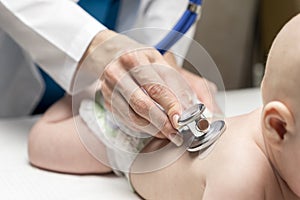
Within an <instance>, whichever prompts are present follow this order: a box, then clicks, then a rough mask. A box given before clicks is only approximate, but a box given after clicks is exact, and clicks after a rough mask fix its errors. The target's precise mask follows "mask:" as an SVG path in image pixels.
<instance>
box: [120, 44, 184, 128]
mask: <svg viewBox="0 0 300 200" xmlns="http://www.w3.org/2000/svg"><path fill="white" fill-rule="evenodd" d="M129 57H131V59H128V58H129ZM121 63H123V64H124V65H125V66H131V68H130V71H129V72H130V74H131V76H132V77H133V78H134V80H135V81H136V82H137V83H138V84H139V85H140V86H142V88H143V89H145V91H146V92H147V94H148V95H149V96H150V97H151V99H153V100H154V101H155V102H156V103H158V104H159V105H160V106H161V107H162V108H163V109H164V111H165V112H166V113H167V115H168V117H169V118H170V121H171V122H172V123H173V127H177V120H178V117H179V114H180V113H181V106H180V102H179V100H178V99H177V98H176V95H175V93H174V92H175V91H172V90H171V89H170V87H169V86H168V85H167V84H165V82H164V80H163V79H162V78H161V77H160V75H159V74H158V73H157V72H156V70H155V69H154V66H159V67H163V68H168V69H170V70H171V68H170V67H169V66H168V65H167V63H166V62H165V61H164V59H163V57H162V56H161V55H160V54H159V53H158V52H157V51H153V50H149V49H147V50H145V54H141V52H138V51H136V52H133V53H131V54H130V55H128V56H127V57H126V59H125V58H123V59H122V60H121ZM153 63H155V64H153Z"/></svg>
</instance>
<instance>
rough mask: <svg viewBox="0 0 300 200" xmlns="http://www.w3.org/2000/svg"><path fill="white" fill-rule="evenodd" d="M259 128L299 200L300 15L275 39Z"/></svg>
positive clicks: (266, 76)
mask: <svg viewBox="0 0 300 200" xmlns="http://www.w3.org/2000/svg"><path fill="white" fill-rule="evenodd" d="M262 96H263V104H264V109H263V112H262V129H263V135H264V140H265V144H266V147H267V151H268V155H269V157H270V160H271V162H272V164H273V165H274V167H275V169H276V170H277V171H278V173H279V175H280V176H281V177H282V178H283V179H284V180H285V181H286V183H287V185H288V186H289V187H290V189H291V190H292V191H293V192H294V193H295V194H297V196H299V197H300V170H299V167H300V15H297V16H296V17H294V18H293V19H292V20H290V21H289V22H288V23H287V24H286V25H285V26H284V27H283V29H282V30H281V31H280V33H279V34H278V35H277V37H276V38H275V40H274V42H273V45H272V47H271V50H270V53H269V56H268V60H267V64H266V72H265V76H264V79H263V82H262Z"/></svg>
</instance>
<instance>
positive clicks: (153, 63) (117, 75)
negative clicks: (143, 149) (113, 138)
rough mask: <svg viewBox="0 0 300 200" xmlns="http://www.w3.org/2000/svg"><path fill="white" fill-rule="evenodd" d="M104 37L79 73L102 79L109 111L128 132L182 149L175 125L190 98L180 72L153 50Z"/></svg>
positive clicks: (90, 51)
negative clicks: (90, 73) (170, 143)
mask: <svg viewBox="0 0 300 200" xmlns="http://www.w3.org/2000/svg"><path fill="white" fill-rule="evenodd" d="M104 34H106V35H101V38H100V39H98V38H97V37H96V38H95V40H96V41H97V40H98V41H97V42H95V44H94V43H93V42H92V44H91V46H90V47H89V49H88V51H87V55H85V57H86V58H85V60H84V61H83V62H82V64H81V65H82V66H81V68H82V69H83V70H88V69H89V71H93V73H95V74H97V76H98V77H99V78H100V79H101V87H100V88H101V91H102V93H103V96H104V104H105V107H106V108H107V109H108V110H110V111H111V112H112V113H113V114H114V117H115V118H117V119H118V121H121V122H122V123H123V124H124V125H126V126H127V127H129V128H131V129H133V130H135V131H138V132H146V133H148V134H151V135H153V136H155V137H159V138H168V139H170V140H171V141H172V142H173V143H175V144H176V145H181V144H182V142H183V139H182V136H181V135H179V134H178V133H177V130H176V128H177V126H178V125H177V121H178V118H179V115H180V114H181V112H182V106H183V105H187V104H191V94H189V91H190V90H188V89H187V87H186V84H184V81H183V79H182V78H181V77H180V75H179V73H178V72H177V71H176V70H174V69H173V68H172V67H170V66H169V65H168V64H167V62H166V61H165V60H164V58H163V56H162V55H161V54H160V53H159V52H158V51H157V50H155V49H154V48H152V47H145V46H144V45H141V44H139V43H137V42H135V41H134V40H131V39H129V38H127V37H126V36H122V35H117V34H116V33H114V32H111V31H108V32H106V33H104ZM103 38H105V39H103ZM179 97H180V98H179ZM179 99H180V100H179Z"/></svg>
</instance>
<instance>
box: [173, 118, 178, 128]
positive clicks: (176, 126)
mask: <svg viewBox="0 0 300 200" xmlns="http://www.w3.org/2000/svg"><path fill="white" fill-rule="evenodd" d="M178 120H179V115H178V114H175V115H173V126H174V128H176V129H177V128H178Z"/></svg>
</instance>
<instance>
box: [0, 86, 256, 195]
mask: <svg viewBox="0 0 300 200" xmlns="http://www.w3.org/2000/svg"><path fill="white" fill-rule="evenodd" d="M260 105H261V97H260V91H259V89H246V90H239V91H230V92H226V110H225V112H226V115H227V116H232V115H237V114H242V113H246V112H249V111H251V110H253V109H255V108H257V107H259V106H260ZM36 119H37V118H36V117H35V118H30V117H29V118H22V119H8V120H3V119H2V120H0V159H1V160H0V199H3V200H19V199H20V200H27V199H28V200H44V199H45V200H49V199H51V200H52V199H53V200H64V199H68V200H69V199H70V200H83V199H84V200H94V199H95V200H96V199H97V200H100V199H130V200H134V199H139V198H138V196H137V195H135V194H134V193H132V192H131V190H130V187H129V185H128V184H127V182H126V180H125V179H124V178H121V177H115V176H114V175H107V176H75V175H65V174H59V173H53V172H48V171H43V170H40V169H37V168H34V167H32V166H30V165H29V164H28V159H27V136H28V132H29V129H30V127H31V126H32V125H33V123H34V122H35V121H36Z"/></svg>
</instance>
